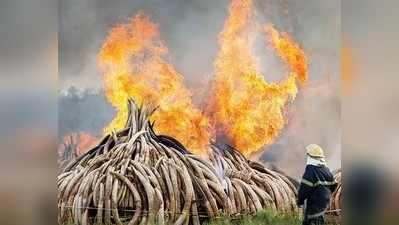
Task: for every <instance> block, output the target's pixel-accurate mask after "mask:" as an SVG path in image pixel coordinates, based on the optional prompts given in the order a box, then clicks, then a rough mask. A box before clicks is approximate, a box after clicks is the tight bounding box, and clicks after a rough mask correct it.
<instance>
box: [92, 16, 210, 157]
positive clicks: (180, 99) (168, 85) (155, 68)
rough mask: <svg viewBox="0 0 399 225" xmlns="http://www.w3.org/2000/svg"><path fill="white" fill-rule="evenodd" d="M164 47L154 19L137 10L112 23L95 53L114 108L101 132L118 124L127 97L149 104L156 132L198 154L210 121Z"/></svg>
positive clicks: (122, 121) (123, 116) (123, 117)
mask: <svg viewBox="0 0 399 225" xmlns="http://www.w3.org/2000/svg"><path fill="white" fill-rule="evenodd" d="M167 52H168V50H167V48H166V47H165V46H164V45H163V43H162V41H160V39H159V31H158V27H157V25H156V24H154V23H152V22H150V21H149V18H148V17H147V16H145V15H143V14H142V13H139V14H138V15H136V16H135V17H133V18H132V19H131V20H130V21H129V22H128V23H126V24H120V25H118V26H116V27H115V28H113V29H112V30H111V31H110V33H109V35H108V37H107V39H106V41H105V43H104V44H103V46H102V48H101V50H100V53H99V55H98V63H99V67H100V68H101V70H102V71H103V77H104V84H103V85H104V88H105V92H106V97H107V99H108V101H109V102H110V103H111V104H112V105H113V106H114V107H115V108H116V109H117V110H118V112H117V115H116V117H115V118H114V119H113V121H112V122H111V123H110V124H109V125H108V126H107V127H106V128H105V132H106V133H109V132H111V131H112V130H118V129H121V128H123V126H124V124H125V121H126V118H127V113H128V111H127V107H126V105H127V100H128V98H131V97H133V98H134V99H135V100H136V101H137V102H139V103H143V102H145V103H146V104H152V105H154V106H157V107H158V109H157V110H156V111H155V113H154V114H153V116H152V117H151V120H152V121H155V129H156V131H157V132H158V133H161V134H166V135H170V136H172V137H174V138H176V139H178V140H179V141H180V142H182V144H184V145H185V146H186V147H187V148H188V149H190V150H191V151H192V152H194V153H197V154H202V153H204V152H205V151H206V149H208V145H209V142H210V137H211V132H210V126H209V120H208V119H207V118H206V117H204V116H203V114H202V113H201V111H200V110H199V109H198V108H197V107H196V106H195V105H194V104H193V102H192V100H191V93H190V91H189V90H188V89H187V88H186V87H185V86H184V84H183V77H182V76H181V75H180V74H179V73H178V72H177V71H176V70H175V69H174V68H173V66H172V65H170V64H169V63H168V62H167V61H166V60H165V57H166V56H167Z"/></svg>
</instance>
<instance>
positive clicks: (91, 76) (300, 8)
mask: <svg viewBox="0 0 399 225" xmlns="http://www.w3.org/2000/svg"><path fill="white" fill-rule="evenodd" d="M228 4H229V1H228V0H220V1H212V0H191V1H181V0H170V1H159V0H137V1H128V0H121V1H116V2H115V1H98V0H86V1H80V0H70V1H61V2H60V6H59V7H60V15H59V17H60V23H59V26H60V28H59V30H60V31H59V38H60V45H59V57H60V64H59V67H60V79H59V80H60V85H59V89H60V93H68V92H70V90H68V89H69V88H70V87H71V86H74V87H76V88H77V89H80V90H83V92H82V93H83V95H81V96H80V97H71V95H69V96H68V95H67V96H65V95H60V97H59V98H60V99H61V100H60V102H59V125H60V128H59V131H60V132H59V137H60V136H62V135H63V134H65V133H67V132H72V131H88V132H91V133H94V134H98V133H100V132H101V129H102V128H103V127H104V126H105V125H106V124H108V123H109V122H110V121H111V119H112V118H113V116H114V113H115V112H114V110H113V109H112V108H111V106H110V105H109V104H108V103H107V102H106V100H105V98H104V96H103V93H102V83H101V79H102V78H101V74H100V73H99V71H98V70H97V66H96V55H97V53H98V51H99V49H100V47H101V44H102V43H103V41H104V39H105V37H106V35H107V32H108V30H109V29H110V28H111V27H113V26H114V25H115V24H117V23H119V22H123V21H124V19H126V18H127V17H130V16H133V15H134V14H136V13H137V12H138V11H139V10H142V11H144V12H145V13H147V14H149V15H150V17H151V19H152V21H154V22H156V23H158V24H159V29H160V33H161V39H162V40H164V41H165V45H166V46H167V47H168V48H169V53H170V58H169V60H170V62H171V63H172V64H173V65H174V66H175V68H176V69H177V71H179V73H181V74H183V76H184V78H185V83H186V85H187V86H188V87H189V88H190V89H191V90H194V98H195V100H196V102H200V101H202V100H203V99H202V98H203V97H204V92H205V91H206V87H207V84H208V81H209V79H210V78H211V76H212V72H213V69H214V65H213V61H214V59H215V56H216V54H217V51H218V34H219V32H220V30H221V29H222V27H223V23H224V21H225V19H226V17H227V8H228ZM255 5H256V11H257V19H258V21H259V22H260V23H262V24H264V23H266V22H271V23H273V24H275V26H276V27H277V29H278V30H282V31H286V32H288V33H289V35H290V36H292V38H293V39H294V40H295V41H296V42H298V43H299V44H300V45H301V47H303V48H304V51H305V53H306V54H307V56H308V58H309V61H310V65H309V80H310V81H309V84H308V86H307V87H305V88H302V89H301V90H300V92H299V95H298V96H297V99H296V101H295V102H294V103H293V104H292V105H291V106H290V107H288V108H289V111H288V112H286V113H287V115H288V118H289V121H288V124H287V126H286V128H285V129H284V130H283V132H282V133H281V135H280V137H279V138H278V139H277V140H276V142H275V143H274V144H272V145H270V146H268V147H267V148H266V149H265V150H266V151H265V152H264V154H263V155H262V156H261V158H262V159H263V160H265V161H269V162H272V163H273V164H275V165H276V166H278V167H280V168H281V169H282V170H284V171H287V173H288V174H289V175H292V176H295V177H298V176H299V174H300V173H301V172H302V170H303V168H304V163H305V159H304V151H305V150H304V147H305V146H306V145H307V144H310V143H317V144H320V145H321V146H322V147H323V148H324V149H325V150H326V152H327V155H328V160H329V165H330V166H331V167H333V168H337V167H340V151H341V150H340V126H339V124H340V99H339V96H340V95H339V93H340V90H339V89H340V88H339V86H340V85H339V64H340V62H339V59H340V58H339V56H340V52H339V51H340V50H339V49H340V39H341V36H340V30H341V26H340V9H341V5H340V1H318V0H281V1H272V0H256V1H255ZM262 38H263V39H262ZM266 48H267V46H266V44H265V40H264V37H260V44H259V45H258V44H257V45H256V49H254V51H255V52H256V54H257V55H258V56H259V57H260V58H261V64H262V69H263V71H261V72H262V73H263V74H265V79H267V80H268V81H275V80H279V79H281V78H282V77H283V76H285V75H286V72H288V69H287V68H284V66H283V64H282V63H281V62H280V60H279V59H278V57H276V56H275V53H274V52H273V51H272V50H271V49H266ZM84 90H96V92H97V93H99V94H93V93H92V92H85V91H84ZM72 96H73V95H72Z"/></svg>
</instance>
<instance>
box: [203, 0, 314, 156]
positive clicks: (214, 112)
mask: <svg viewBox="0 0 399 225" xmlns="http://www.w3.org/2000/svg"><path fill="white" fill-rule="evenodd" d="M253 17H254V15H253V2H252V0H232V2H231V4H230V7H229V17H228V19H227V21H226V22H225V24H224V27H223V30H222V32H221V33H220V36H219V44H220V51H219V54H218V56H217V58H216V60H215V67H216V71H215V77H214V80H213V84H212V92H213V94H212V95H211V96H212V98H211V99H210V101H209V104H208V105H207V113H208V114H209V115H210V118H211V121H212V124H213V125H214V126H215V127H216V130H217V132H218V134H222V135H223V136H225V137H226V138H228V139H229V140H230V142H231V143H232V144H233V146H234V147H236V148H237V149H239V150H240V151H241V152H242V153H243V154H244V155H250V154H251V153H254V152H256V151H258V150H259V149H260V148H261V147H262V146H265V145H268V144H271V143H272V142H273V140H274V139H275V138H276V137H277V136H278V134H279V133H280V131H281V129H282V128H283V127H284V125H285V122H286V119H285V118H284V114H283V109H284V106H285V105H286V103H287V101H288V100H289V99H294V98H295V96H296V94H297V86H296V79H297V77H298V75H297V74H299V78H300V80H301V82H304V81H306V77H307V65H306V64H307V61H306V57H305V55H304V54H303V51H302V50H301V49H300V48H299V47H298V46H297V45H296V44H295V43H293V42H292V41H291V39H289V38H288V35H284V36H280V35H279V34H278V32H277V31H276V30H274V29H273V30H271V31H273V33H271V38H270V42H271V43H272V44H273V46H274V47H275V48H276V50H277V52H278V53H279V56H280V57H281V58H282V59H283V60H284V61H285V62H287V63H288V64H289V66H290V67H291V69H292V70H293V72H292V73H290V74H289V75H288V76H287V77H286V78H285V79H283V80H282V81H281V82H280V83H269V82H267V81H265V80H264V78H263V76H262V75H261V74H260V72H259V71H260V70H259V68H258V67H259V63H258V59H257V58H256V57H255V56H254V55H253V53H252V51H251V50H252V47H253V41H254V40H253V37H254V35H253V33H254V32H255V31H256V30H255V29H256V26H255V25H254V23H253ZM297 56H299V58H298V59H297V58H296V57H297ZM301 57H302V58H301ZM304 59H305V60H304Z"/></svg>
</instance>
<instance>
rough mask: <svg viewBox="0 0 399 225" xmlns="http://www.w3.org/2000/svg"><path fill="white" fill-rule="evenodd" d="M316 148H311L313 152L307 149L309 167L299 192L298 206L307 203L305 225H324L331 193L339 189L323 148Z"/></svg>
mask: <svg viewBox="0 0 399 225" xmlns="http://www.w3.org/2000/svg"><path fill="white" fill-rule="evenodd" d="M315 146H317V145H315ZM315 146H310V147H313V148H311V150H310V149H308V148H307V150H308V151H307V154H308V165H307V166H306V169H305V173H304V175H303V177H302V181H301V184H300V187H299V190H298V205H299V206H301V205H304V203H305V201H306V204H305V206H304V210H305V212H304V220H303V225H322V224H324V213H325V210H326V209H327V206H328V204H329V202H330V198H331V193H332V192H334V190H335V189H336V187H337V183H336V182H335V180H334V176H333V175H332V173H331V172H330V170H329V169H328V168H327V167H326V166H325V163H324V162H325V161H324V154H323V152H322V150H321V148H320V147H319V146H317V147H318V148H320V149H319V150H315ZM308 147H309V146H308ZM315 155H317V157H315Z"/></svg>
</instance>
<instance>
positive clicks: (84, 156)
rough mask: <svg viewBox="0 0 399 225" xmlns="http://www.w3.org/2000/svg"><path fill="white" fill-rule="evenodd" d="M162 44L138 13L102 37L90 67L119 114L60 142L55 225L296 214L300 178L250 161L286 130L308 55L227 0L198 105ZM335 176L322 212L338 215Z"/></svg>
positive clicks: (246, 3) (241, 2)
mask: <svg viewBox="0 0 399 225" xmlns="http://www.w3.org/2000/svg"><path fill="white" fill-rule="evenodd" d="M160 36H161V35H160V31H159V27H158V24H156V23H154V22H152V21H151V19H150V16H148V15H146V14H144V13H143V12H139V13H137V14H136V15H134V16H133V17H131V18H130V19H128V20H127V21H126V22H122V23H120V24H117V25H116V26H114V27H113V28H112V29H111V30H110V31H109V32H108V36H107V37H106V39H105V40H104V42H103V44H102V46H101V48H100V49H99V52H98V55H97V65H98V69H99V71H100V72H101V74H102V78H103V90H104V94H105V97H106V99H107V101H108V102H109V103H110V104H111V105H112V106H113V107H114V108H115V110H116V115H115V117H114V118H113V120H112V121H111V122H110V123H109V124H108V125H107V126H105V127H104V130H103V134H102V137H101V138H97V137H92V136H91V135H90V134H88V133H87V134H86V133H81V134H72V135H70V136H67V137H66V138H65V140H66V142H65V143H64V145H63V146H62V152H61V154H62V156H63V159H64V160H65V161H63V162H61V164H60V165H61V169H60V170H61V171H60V173H59V175H58V179H57V182H58V183H57V184H58V209H59V214H58V220H59V223H60V224H86V225H89V224H119V225H122V224H129V225H136V224H154V223H155V224H171V223H173V224H176V225H183V224H197V225H198V224H203V223H204V222H208V221H210V220H212V219H216V218H219V217H228V218H242V217H244V216H249V215H255V214H257V213H258V212H261V211H264V210H270V211H273V212H277V213H284V214H287V215H294V216H296V217H298V216H299V215H302V209H301V208H299V207H298V205H297V202H296V201H297V197H298V196H297V195H298V191H297V190H298V187H299V185H300V182H299V181H297V180H296V179H294V178H292V177H290V176H288V175H286V173H284V171H282V170H280V169H278V168H276V167H270V166H269V165H268V166H266V165H264V164H262V162H260V161H257V160H254V158H251V159H250V156H251V155H254V154H256V153H258V152H259V151H260V150H261V149H263V148H265V147H267V146H269V145H271V144H272V143H273V142H274V141H275V140H276V139H277V138H278V137H279V135H280V134H281V133H282V132H283V131H284V127H285V125H286V124H287V123H288V122H289V121H288V118H287V114H286V111H287V109H288V108H289V106H290V104H291V103H293V102H294V101H295V99H296V96H297V94H298V93H299V92H300V91H301V90H302V89H304V88H306V85H307V82H308V64H309V62H308V56H307V55H306V54H305V52H304V50H303V49H302V48H301V47H300V46H299V44H297V43H296V42H295V41H294V40H293V38H291V36H290V35H288V33H285V32H279V31H278V30H277V29H276V28H275V26H274V25H273V24H270V23H268V24H260V23H258V22H257V21H256V20H255V10H254V2H253V1H252V0H231V1H230V5H229V8H228V17H227V19H226V21H225V22H224V25H223V28H222V30H221V32H220V33H219V36H218V44H219V51H218V53H217V55H216V58H215V60H214V73H213V77H212V79H211V80H210V81H209V85H208V87H207V91H208V93H207V97H206V101H204V102H203V103H202V104H195V103H194V101H193V95H194V94H193V93H192V92H191V91H190V90H189V88H187V87H186V86H185V84H184V82H183V76H182V75H181V74H180V73H179V72H178V71H177V69H175V68H174V66H173V65H172V63H170V61H169V60H168V57H169V55H168V54H169V53H168V51H169V50H168V48H167V47H166V46H165V43H164V42H163V41H162V40H161V39H160ZM261 36H263V39H265V40H264V42H265V43H266V44H267V45H268V46H269V47H270V49H271V50H274V52H275V53H276V55H277V57H278V58H279V59H280V60H281V61H282V62H283V64H284V66H285V67H286V69H288V70H289V72H288V73H287V74H286V75H285V76H284V77H283V79H281V80H280V81H277V82H268V81H266V80H265V78H264V76H263V74H262V73H261V71H263V70H262V69H261V68H260V63H259V61H260V60H259V58H258V57H256V56H255V54H254V53H253V49H254V42H255V38H259V37H261ZM93 113H96V112H93ZM221 137H222V138H221ZM335 179H336V180H337V181H338V182H339V188H338V190H337V191H336V192H335V193H333V199H332V201H331V203H330V206H329V209H328V211H329V212H331V213H332V214H334V215H337V216H340V214H341V213H340V210H341V209H340V206H341V204H340V201H341V183H340V182H341V171H340V170H337V172H336V173H335Z"/></svg>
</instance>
